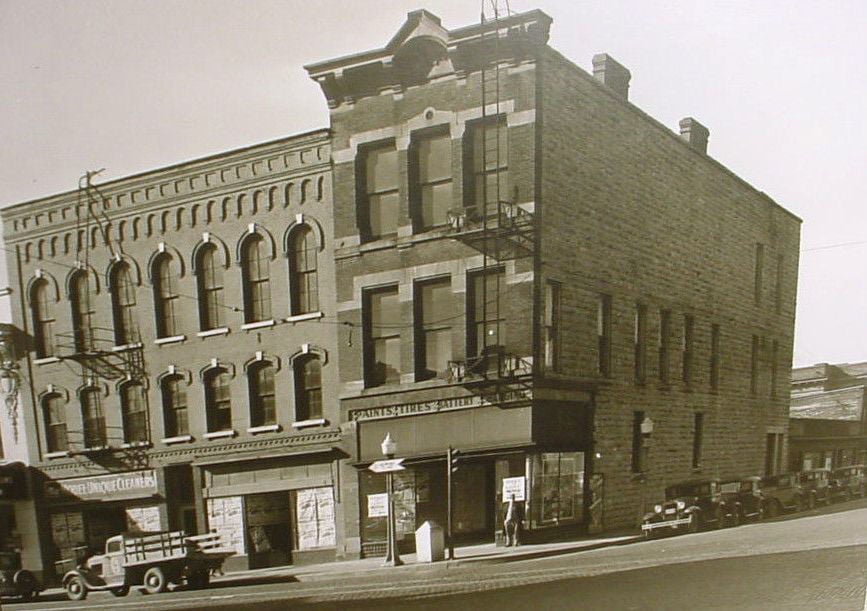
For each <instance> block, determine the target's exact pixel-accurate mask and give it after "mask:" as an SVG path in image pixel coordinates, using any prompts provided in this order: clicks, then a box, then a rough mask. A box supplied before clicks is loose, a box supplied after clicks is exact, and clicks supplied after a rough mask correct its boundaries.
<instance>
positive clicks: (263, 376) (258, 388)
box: [247, 361, 277, 426]
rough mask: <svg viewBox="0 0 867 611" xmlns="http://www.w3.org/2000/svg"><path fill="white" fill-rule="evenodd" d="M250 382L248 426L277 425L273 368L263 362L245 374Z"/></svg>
mask: <svg viewBox="0 0 867 611" xmlns="http://www.w3.org/2000/svg"><path fill="white" fill-rule="evenodd" d="M247 376H248V379H249V382H250V424H251V425H252V426H267V425H269V424H277V401H276V393H275V390H274V366H273V365H272V364H271V363H269V362H268V361H263V362H261V363H259V364H256V365H254V366H252V367H251V368H250V369H249V370H248V373H247Z"/></svg>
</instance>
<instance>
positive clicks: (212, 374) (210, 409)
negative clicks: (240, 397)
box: [205, 367, 232, 433]
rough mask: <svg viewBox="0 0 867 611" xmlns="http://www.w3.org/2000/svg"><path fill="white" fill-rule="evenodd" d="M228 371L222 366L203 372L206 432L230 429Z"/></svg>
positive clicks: (230, 394)
mask: <svg viewBox="0 0 867 611" xmlns="http://www.w3.org/2000/svg"><path fill="white" fill-rule="evenodd" d="M229 382H230V378H229V372H228V371H226V370H225V369H223V368H222V367H217V368H214V369H211V370H210V371H208V372H207V373H206V374H205V409H206V410H207V420H208V432H209V433H214V432H217V431H230V430H232V391H231V389H230V386H229Z"/></svg>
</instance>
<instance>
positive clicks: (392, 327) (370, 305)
mask: <svg viewBox="0 0 867 611" xmlns="http://www.w3.org/2000/svg"><path fill="white" fill-rule="evenodd" d="M400 321H401V315H400V301H399V299H398V291H397V287H396V286H393V287H389V288H385V289H376V290H371V291H367V292H366V293H365V304H364V335H365V341H364V366H365V372H364V373H365V375H364V379H365V386H367V387H368V388H371V387H374V386H382V385H383V384H396V383H399V382H400Z"/></svg>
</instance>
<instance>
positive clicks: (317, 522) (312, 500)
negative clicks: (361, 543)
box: [295, 486, 337, 550]
mask: <svg viewBox="0 0 867 611" xmlns="http://www.w3.org/2000/svg"><path fill="white" fill-rule="evenodd" d="M295 533H296V535H295V540H296V541H297V549H299V550H307V549H316V548H321V547H334V546H335V545H337V542H336V538H335V532H334V494H333V492H332V488H331V487H330V486H327V487H322V488H307V489H305V490H298V491H297V492H296V493H295Z"/></svg>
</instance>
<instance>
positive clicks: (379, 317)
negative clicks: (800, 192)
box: [306, 11, 800, 553]
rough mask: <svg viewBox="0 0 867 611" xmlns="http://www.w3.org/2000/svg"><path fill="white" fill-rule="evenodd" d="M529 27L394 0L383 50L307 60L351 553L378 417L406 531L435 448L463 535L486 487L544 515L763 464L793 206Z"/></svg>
mask: <svg viewBox="0 0 867 611" xmlns="http://www.w3.org/2000/svg"><path fill="white" fill-rule="evenodd" d="M550 25H551V19H550V18H549V17H548V16H547V15H546V14H544V13H542V12H539V11H532V12H528V13H523V14H519V15H513V16H510V17H508V18H503V19H500V20H494V21H488V22H487V23H481V24H477V25H473V26H469V27H464V28H459V29H456V30H447V29H446V28H444V27H443V26H442V24H441V23H440V20H439V19H438V18H437V17H436V16H434V15H432V14H430V13H428V12H426V11H415V12H413V13H410V15H409V16H408V19H407V21H406V22H405V24H404V25H403V26H402V27H401V29H400V30H399V31H398V32H397V33H396V34H395V36H394V37H393V38H392V39H391V40H390V41H389V42H388V44H387V45H386V46H385V47H383V48H381V49H375V50H371V51H365V52H362V53H359V54H357V55H352V56H348V57H343V58H339V59H335V60H331V61H324V62H320V63H316V64H313V65H309V66H307V67H306V68H307V70H308V72H309V73H310V75H311V77H312V78H313V79H315V80H316V81H317V82H318V83H319V84H320V85H321V88H322V91H323V93H324V95H325V97H326V99H327V101H328V105H329V108H330V111H331V138H332V140H331V145H332V161H333V180H334V206H335V208H334V231H335V235H334V242H335V261H336V268H335V269H336V277H337V281H338V283H337V286H338V290H337V301H338V303H337V311H338V314H339V317H340V320H341V322H343V323H345V324H344V326H343V327H341V334H342V340H341V342H340V352H339V355H340V356H339V358H340V366H339V374H340V379H341V389H340V396H341V414H342V417H343V419H344V420H345V421H347V422H348V423H349V424H350V425H351V428H350V429H349V431H350V432H351V434H352V445H353V446H354V450H355V453H356V456H355V457H356V459H357V461H358V466H359V471H358V479H357V482H358V491H357V492H358V495H359V496H360V498H361V501H362V502H360V504H359V507H360V514H359V522H358V523H357V524H349V525H347V527H346V528H347V531H346V536H347V538H348V539H347V545H349V546H350V547H352V546H354V542H352V541H350V538H357V539H358V543H359V546H360V548H361V550H362V552H363V553H365V552H367V551H370V552H371V553H373V551H374V550H376V549H377V547H378V545H379V542H380V541H381V539H382V536H383V532H384V528H385V527H384V524H383V520H382V519H380V518H371V517H369V516H368V515H367V513H366V505H365V503H364V499H365V498H366V497H367V495H370V494H374V493H377V492H379V491H381V490H382V489H383V485H384V484H383V481H382V477H381V476H377V475H373V474H371V473H370V472H369V471H366V470H365V469H364V466H365V465H366V464H367V463H369V462H370V461H372V460H374V459H376V458H379V457H380V450H379V444H380V442H381V441H382V439H383V437H384V436H385V435H386V434H388V433H390V434H391V435H392V437H393V438H394V439H395V440H397V442H398V444H399V447H400V449H399V451H398V452H399V454H400V455H401V456H403V457H405V458H406V460H405V463H404V464H405V465H407V467H408V468H407V470H406V471H405V472H402V473H401V474H400V475H399V476H398V482H397V484H396V485H397V487H398V490H399V495H398V497H399V509H398V516H399V524H398V534H399V535H401V536H404V537H405V538H407V539H409V538H410V537H409V536H410V534H411V532H412V530H413V529H414V528H415V527H417V526H418V525H419V524H420V523H421V522H422V521H423V520H425V519H430V518H433V519H436V520H438V521H443V520H444V519H445V515H444V514H445V499H446V496H447V495H446V491H447V489H446V481H445V472H446V469H445V463H444V460H445V453H446V450H447V446H449V445H452V446H454V447H455V448H456V449H457V450H458V451H459V452H460V455H459V467H458V469H457V471H456V472H455V477H454V479H455V482H454V498H455V507H454V523H455V531H456V535H457V536H458V537H465V538H468V539H482V540H491V539H492V538H494V536H495V533H496V532H497V531H498V530H499V529H500V526H499V525H500V524H501V519H502V507H503V502H504V501H505V500H507V499H506V498H505V496H504V491H507V492H506V493H507V494H508V493H511V492H512V491H516V490H518V491H519V492H518V495H519V497H524V498H525V499H526V501H525V502H526V512H527V518H528V525H529V529H530V533H529V534H530V536H531V537H542V536H545V535H546V534H547V533H553V532H561V533H562V532H563V530H581V529H585V528H591V529H595V528H609V527H615V526H627V525H632V524H635V523H636V521H637V519H638V517H639V516H640V515H641V512H642V508H641V506H642V504H644V503H645V502H647V501H650V500H652V499H656V498H658V497H659V495H660V494H661V493H662V489H663V487H664V486H665V485H666V484H670V483H672V482H675V481H677V480H682V479H685V478H689V477H694V476H702V475H704V476H729V475H739V474H747V473H760V472H762V471H763V470H764V471H768V472H774V471H777V470H778V469H780V467H781V465H783V464H784V456H785V437H786V435H785V433H786V426H787V414H788V407H787V403H788V396H787V392H786V389H787V386H788V372H789V370H790V366H791V355H792V337H793V324H794V316H795V287H796V278H797V267H798V244H799V229H800V220H799V219H798V218H796V217H795V216H793V215H792V214H791V213H789V212H787V211H786V210H785V209H783V208H782V207H780V206H779V205H777V204H776V203H775V202H773V201H772V200H771V199H770V198H769V197H767V196H766V195H765V194H763V193H761V192H759V191H757V190H756V189H754V188H753V187H751V186H750V185H748V184H747V183H745V182H744V181H743V180H741V179H739V178H738V177H737V176H735V175H734V174H732V173H731V172H730V171H729V170H727V169H726V168H725V167H723V166H722V165H720V164H719V163H717V162H716V161H714V160H713V159H711V158H710V157H709V156H708V155H707V152H706V147H707V140H708V130H707V129H706V128H705V127H703V126H702V125H701V124H700V123H698V122H697V121H695V120H694V119H692V118H687V119H684V120H683V121H681V123H680V133H679V134H675V133H672V132H671V131H670V130H669V129H668V128H666V127H664V126H662V125H660V124H659V123H658V122H657V121H655V120H654V119H653V118H651V117H649V116H648V115H646V114H645V113H643V112H642V111H641V110H640V109H638V108H636V107H635V106H634V105H632V104H631V103H630V102H629V101H628V86H629V80H630V74H629V71H628V70H627V69H626V68H624V67H623V66H621V65H620V64H618V63H617V62H616V61H614V60H613V59H612V58H611V57H609V56H607V55H604V54H600V55H597V56H596V57H594V58H593V75H590V74H588V73H586V72H584V71H583V70H582V69H580V68H578V67H577V66H575V65H574V64H572V63H571V62H570V61H568V60H567V59H565V58H564V57H563V56H561V55H560V54H559V53H557V51H555V50H554V49H552V48H551V47H550V46H548V44H547V40H548V31H549V27H550ZM353 329H359V330H360V331H361V333H360V335H361V338H360V340H361V341H358V334H357V333H356V336H355V337H356V341H354V342H352V343H351V345H349V344H348V342H347V341H346V340H347V335H348V333H350V331H351V330H353ZM516 486H517V488H516ZM353 492H354V491H353ZM519 500H520V498H519Z"/></svg>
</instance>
